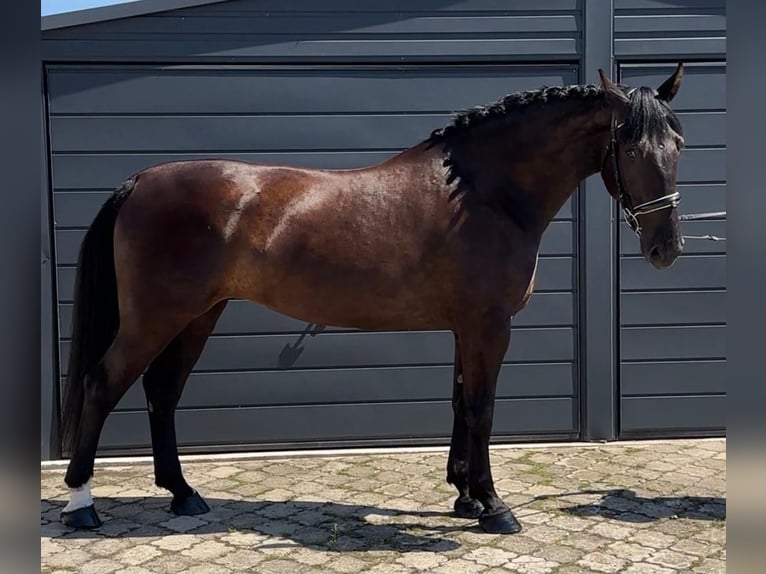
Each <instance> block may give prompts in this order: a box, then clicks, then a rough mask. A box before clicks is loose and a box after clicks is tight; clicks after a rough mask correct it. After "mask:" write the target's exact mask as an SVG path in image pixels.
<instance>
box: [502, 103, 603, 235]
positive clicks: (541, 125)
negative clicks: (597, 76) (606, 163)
mask: <svg viewBox="0 0 766 574" xmlns="http://www.w3.org/2000/svg"><path fill="white" fill-rule="evenodd" d="M550 105H551V106H560V110H552V113H551V114H550V118H551V119H549V120H547V121H544V122H535V125H532V123H530V124H527V125H524V124H521V125H518V124H517V126H516V127H515V129H514V127H510V128H509V130H508V133H507V134H499V136H500V137H498V138H497V139H496V141H498V142H506V143H505V144H501V145H507V146H508V148H507V150H505V151H501V153H499V154H498V153H495V154H492V155H493V156H494V157H495V158H497V160H496V163H497V164H498V165H497V166H496V169H494V170H493V169H492V168H491V167H490V168H489V169H488V170H487V171H488V172H489V173H498V174H501V173H504V174H505V175H504V176H501V177H505V178H507V181H508V182H509V185H508V187H507V188H506V190H504V191H503V192H501V193H508V194H512V195H514V196H515V197H510V196H509V197H507V200H508V201H509V204H510V205H514V204H516V205H518V204H524V206H525V210H526V211H527V212H529V210H530V209H531V210H534V211H535V212H536V213H535V215H534V219H536V227H538V228H540V229H544V228H546V227H547V226H548V224H549V223H550V222H551V220H552V219H553V218H554V217H555V216H556V214H557V213H558V212H559V211H560V210H561V208H562V207H563V206H564V204H565V203H566V202H567V200H568V199H569V198H570V197H571V196H572V194H573V193H574V192H575V191H576V190H577V187H578V186H579V184H580V183H581V182H582V181H583V180H584V179H586V178H587V177H589V176H591V175H593V174H595V173H598V172H599V171H600V169H601V165H602V160H603V158H604V153H605V151H606V146H607V144H608V141H609V122H610V113H609V111H608V109H606V108H605V107H604V105H603V103H601V102H599V101H598V100H590V101H579V102H557V103H551V104H550ZM555 112H559V113H555ZM545 115H546V114H545V113H541V114H540V116H545ZM530 122H532V120H530ZM530 150H533V151H530ZM517 158H520V159H517ZM503 162H505V165H503ZM529 215H530V217H531V216H532V214H531V213H529Z"/></svg>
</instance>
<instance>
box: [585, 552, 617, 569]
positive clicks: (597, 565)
mask: <svg viewBox="0 0 766 574" xmlns="http://www.w3.org/2000/svg"><path fill="white" fill-rule="evenodd" d="M577 564H578V565H580V566H582V567H584V568H589V569H591V570H595V571H596V572H620V571H621V570H622V569H623V568H624V567H625V566H626V565H627V564H628V561H627V560H625V559H624V558H617V557H616V556H613V555H612V554H606V553H605V552H593V553H591V554H588V555H587V556H584V557H582V558H581V559H580V560H578V561H577Z"/></svg>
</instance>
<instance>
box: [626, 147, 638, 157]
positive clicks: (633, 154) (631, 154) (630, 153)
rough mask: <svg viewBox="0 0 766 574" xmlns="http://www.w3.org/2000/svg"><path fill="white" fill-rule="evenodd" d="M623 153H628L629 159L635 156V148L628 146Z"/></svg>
mask: <svg viewBox="0 0 766 574" xmlns="http://www.w3.org/2000/svg"><path fill="white" fill-rule="evenodd" d="M625 153H626V154H628V157H629V158H631V159H633V158H635V157H636V150H635V149H633V148H629V149H628V150H627V151H626V152H625Z"/></svg>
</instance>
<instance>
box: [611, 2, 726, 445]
mask: <svg viewBox="0 0 766 574" xmlns="http://www.w3.org/2000/svg"><path fill="white" fill-rule="evenodd" d="M615 9H616V10H615V56H616V58H617V60H618V62H619V69H620V75H621V78H622V80H623V81H625V82H626V83H629V84H634V85H638V84H643V85H650V86H657V85H659V83H660V82H662V80H663V79H664V78H666V77H667V76H668V75H669V74H670V73H671V72H672V70H673V67H674V66H673V65H672V64H670V63H663V62H662V61H663V60H665V61H667V60H671V61H672V58H685V59H686V60H691V62H689V63H687V64H686V71H685V75H684V80H683V87H682V89H681V91H680V92H679V95H678V96H677V98H676V99H675V100H674V101H673V108H674V109H675V110H676V111H677V112H678V113H679V115H680V117H681V121H682V123H683V126H684V132H685V139H686V146H687V148H686V150H685V151H684V153H683V154H682V157H681V162H680V164H679V169H680V172H679V191H680V192H681V194H682V208H681V211H682V212H685V213H699V212H709V211H710V212H715V211H725V210H726V64H725V57H726V54H725V50H726V46H725V37H726V36H725V33H726V16H725V6H724V2H723V1H722V0H717V1H713V0H701V1H700V0H695V1H693V2H692V1H682V0H673V1H662V2H661V1H657V0H616V2H615ZM658 37H659V39H658ZM682 225H683V229H684V231H685V232H686V234H688V235H704V234H708V233H712V234H714V235H718V236H725V235H726V221H725V218H720V219H718V220H714V221H694V222H685V223H683V224H682ZM620 240H621V241H620V254H621V260H620V289H621V309H620V324H621V331H620V357H621V371H620V375H621V376H620V433H621V436H623V437H631V436H671V435H685V434H717V433H721V432H723V430H724V428H725V416H724V409H725V406H724V405H725V396H726V379H725V376H724V370H725V358H726V351H725V333H726V317H725V314H724V298H725V285H726V277H725V274H726V243H725V242H711V241H702V240H688V241H687V245H686V248H685V250H684V255H682V257H681V258H680V259H679V261H678V262H677V263H676V264H675V265H673V266H672V267H671V268H670V269H668V270H665V271H662V272H656V271H654V270H652V269H650V268H648V267H647V265H646V263H645V262H644V260H643V259H642V258H641V257H640V251H639V246H638V241H637V239H636V238H635V236H633V234H632V232H630V230H629V229H628V228H627V227H626V226H624V225H623V226H622V228H621V233H620Z"/></svg>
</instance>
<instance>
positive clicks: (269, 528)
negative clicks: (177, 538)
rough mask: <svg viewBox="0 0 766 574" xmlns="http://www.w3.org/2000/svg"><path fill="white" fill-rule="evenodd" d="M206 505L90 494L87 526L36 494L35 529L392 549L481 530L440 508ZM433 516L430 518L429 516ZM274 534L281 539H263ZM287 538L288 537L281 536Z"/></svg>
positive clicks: (66, 534) (67, 534)
mask: <svg viewBox="0 0 766 574" xmlns="http://www.w3.org/2000/svg"><path fill="white" fill-rule="evenodd" d="M206 501H207V503H208V505H209V506H210V508H211V511H210V512H209V513H207V514H200V515H198V516H194V517H176V516H175V515H173V514H172V513H171V512H170V499H169V498H165V497H151V498H130V497H114V498H112V497H109V498H94V502H95V506H96V510H97V511H98V513H99V515H100V517H101V519H102V521H103V525H102V526H101V527H100V528H98V529H96V530H92V531H88V530H74V529H72V528H67V527H66V526H64V525H63V524H61V522H60V521H59V514H60V512H61V509H62V508H63V507H64V505H65V502H64V501H61V500H42V501H41V503H42V509H41V522H42V524H41V531H42V532H41V534H42V536H51V537H54V536H55V537H61V538H75V539H82V538H102V537H104V536H117V537H150V536H172V535H180V534H186V533H190V534H201V533H220V534H227V533H233V532H237V533H243V534H248V533H250V534H260V535H263V540H256V541H255V545H256V546H257V547H259V548H279V547H286V546H294V545H295V544H298V545H300V546H304V547H307V548H313V549H317V550H323V551H338V552H348V551H359V550H393V551H396V552H410V551H418V552H444V551H446V550H453V549H456V548H459V547H460V544H459V543H457V542H455V541H454V540H449V539H446V538H442V537H441V536H440V535H443V534H447V533H450V532H462V531H474V532H481V530H480V529H479V527H478V524H477V521H476V520H461V519H454V520H455V521H457V522H452V523H451V524H449V525H445V524H444V522H443V519H445V518H450V517H451V514H450V513H448V512H435V511H409V510H399V509H395V508H379V507H372V506H362V505H355V504H337V503H331V502H313V501H288V502H283V501H279V502H276V501H240V500H226V499H216V498H207V499H206ZM434 519H436V521H438V522H440V524H434V522H435V520H434ZM271 536H277V537H279V538H281V539H283V540H277V541H274V540H269V538H268V537H271ZM287 541H289V542H287Z"/></svg>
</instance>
